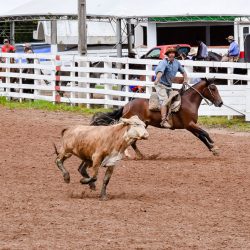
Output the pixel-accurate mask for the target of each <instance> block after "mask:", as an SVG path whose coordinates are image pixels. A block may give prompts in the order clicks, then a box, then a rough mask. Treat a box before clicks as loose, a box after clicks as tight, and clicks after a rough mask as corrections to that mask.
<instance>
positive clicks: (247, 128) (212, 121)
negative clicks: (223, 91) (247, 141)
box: [198, 116, 250, 132]
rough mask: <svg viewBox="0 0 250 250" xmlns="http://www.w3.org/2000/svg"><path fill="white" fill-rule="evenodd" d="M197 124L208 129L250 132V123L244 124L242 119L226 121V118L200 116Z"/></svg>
mask: <svg viewBox="0 0 250 250" xmlns="http://www.w3.org/2000/svg"><path fill="white" fill-rule="evenodd" d="M198 123H199V124H202V125H204V126H207V127H210V128H229V129H232V130H236V131H244V132H250V123H249V122H246V121H245V118H244V117H234V118H233V119H230V120H228V118H227V117H226V116H220V117H219V116H213V117H208V116H201V117H199V120H198Z"/></svg>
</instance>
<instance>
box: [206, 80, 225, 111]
mask: <svg viewBox="0 0 250 250" xmlns="http://www.w3.org/2000/svg"><path fill="white" fill-rule="evenodd" d="M205 81H206V87H205V88H204V90H203V93H202V95H203V96H204V97H205V98H207V99H208V100H209V101H210V102H212V103H213V104H214V106H216V107H221V106H222V105H223V101H222V99H221V96H220V93H219V91H218V88H217V87H216V85H215V83H214V80H208V79H205Z"/></svg>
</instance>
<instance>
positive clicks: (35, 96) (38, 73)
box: [34, 58, 41, 99]
mask: <svg viewBox="0 0 250 250" xmlns="http://www.w3.org/2000/svg"><path fill="white" fill-rule="evenodd" d="M39 62H40V61H39V59H38V58H35V59H34V73H35V75H36V76H37V75H41V70H40V69H38V68H37V67H35V66H38V64H39ZM39 81H40V80H37V79H35V80H34V87H35V89H34V99H37V96H38V95H40V94H41V93H40V90H38V89H37V87H38V85H39Z"/></svg>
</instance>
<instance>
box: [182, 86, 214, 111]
mask: <svg viewBox="0 0 250 250" xmlns="http://www.w3.org/2000/svg"><path fill="white" fill-rule="evenodd" d="M187 85H188V86H189V88H191V89H193V90H194V91H196V92H197V93H198V94H199V95H200V97H201V98H202V99H203V100H204V101H205V102H206V104H207V105H208V106H212V105H213V103H212V102H210V101H209V100H208V99H207V98H206V97H205V96H204V95H202V93H201V92H200V91H198V90H197V89H196V88H194V87H193V86H192V85H190V84H188V83H187ZM208 90H209V92H210V94H211V95H212V96H213V94H212V93H211V90H210V89H209V87H208Z"/></svg>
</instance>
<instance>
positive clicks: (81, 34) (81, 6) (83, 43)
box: [78, 0, 87, 56]
mask: <svg viewBox="0 0 250 250" xmlns="http://www.w3.org/2000/svg"><path fill="white" fill-rule="evenodd" d="M86 27H87V26H86V0H78V53H79V55H81V56H83V55H86V54H87V28H86Z"/></svg>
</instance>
